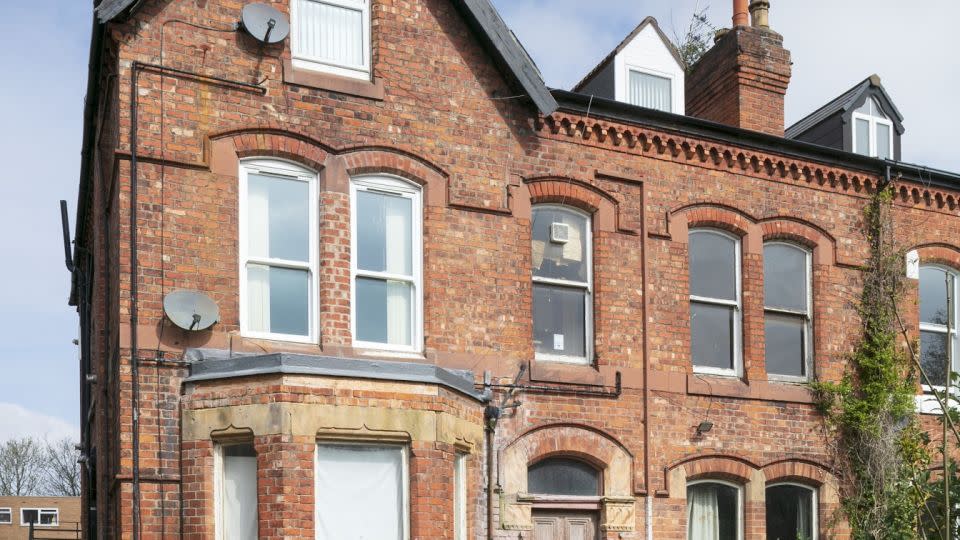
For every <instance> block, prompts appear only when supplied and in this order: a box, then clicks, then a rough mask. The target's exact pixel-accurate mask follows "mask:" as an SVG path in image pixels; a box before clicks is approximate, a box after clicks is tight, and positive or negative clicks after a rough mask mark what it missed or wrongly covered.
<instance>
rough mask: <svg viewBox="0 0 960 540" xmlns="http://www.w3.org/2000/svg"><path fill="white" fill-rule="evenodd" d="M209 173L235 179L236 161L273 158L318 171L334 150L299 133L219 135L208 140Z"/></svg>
mask: <svg viewBox="0 0 960 540" xmlns="http://www.w3.org/2000/svg"><path fill="white" fill-rule="evenodd" d="M209 141H210V142H209V148H210V150H209V155H208V159H209V163H210V169H211V170H212V171H213V172H214V173H217V174H226V175H229V176H236V174H237V167H238V163H239V160H241V159H243V158H248V157H268V158H269V157H275V158H283V159H288V160H290V161H294V162H296V163H300V164H302V165H304V166H305V167H307V168H310V169H313V170H315V171H319V170H322V169H323V166H324V162H325V161H326V160H327V158H328V157H329V156H330V155H331V154H333V153H334V152H335V150H334V149H333V148H331V147H329V146H327V145H325V144H323V143H321V142H320V141H318V140H316V139H314V138H312V137H310V136H308V135H304V134H302V133H298V132H295V131H289V130H285V129H281V128H276V127H257V128H247V129H236V130H230V131H224V132H220V133H217V134H214V135H211V136H210V137H209Z"/></svg>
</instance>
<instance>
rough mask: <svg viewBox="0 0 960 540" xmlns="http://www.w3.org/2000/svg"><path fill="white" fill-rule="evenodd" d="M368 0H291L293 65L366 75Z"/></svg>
mask: <svg viewBox="0 0 960 540" xmlns="http://www.w3.org/2000/svg"><path fill="white" fill-rule="evenodd" d="M370 2H371V0H291V5H290V20H291V25H290V26H291V33H290V39H291V40H290V44H291V50H292V54H293V65H294V66H295V67H300V68H306V69H313V70H317V71H324V72H327V73H330V74H333V75H339V76H342V77H352V78H357V79H370Z"/></svg>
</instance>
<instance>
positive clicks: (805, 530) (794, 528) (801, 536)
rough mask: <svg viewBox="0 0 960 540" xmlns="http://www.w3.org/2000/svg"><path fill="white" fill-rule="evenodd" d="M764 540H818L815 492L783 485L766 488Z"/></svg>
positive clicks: (789, 484)
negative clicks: (765, 531)
mask: <svg viewBox="0 0 960 540" xmlns="http://www.w3.org/2000/svg"><path fill="white" fill-rule="evenodd" d="M766 512H767V539H768V540H817V537H818V531H817V492H816V490H814V489H813V488H811V487H808V486H804V485H800V484H791V483H782V484H774V485H771V486H768V487H767V493H766Z"/></svg>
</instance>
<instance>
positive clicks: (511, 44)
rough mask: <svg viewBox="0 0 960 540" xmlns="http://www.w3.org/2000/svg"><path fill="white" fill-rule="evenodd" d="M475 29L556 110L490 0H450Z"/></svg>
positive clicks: (119, 3)
mask: <svg viewBox="0 0 960 540" xmlns="http://www.w3.org/2000/svg"><path fill="white" fill-rule="evenodd" d="M141 2H142V0H101V2H100V4H99V5H97V6H96V7H95V8H94V11H95V14H96V17H97V21H98V22H100V23H101V24H102V23H107V22H110V21H112V20H114V19H116V18H118V17H120V16H121V15H123V14H124V13H127V12H129V11H133V10H135V9H136V8H137V7H138V6H139V5H140V4H141ZM451 2H452V3H453V4H454V6H456V7H457V9H458V10H459V11H460V13H461V14H462V15H463V17H464V19H466V21H467V23H468V24H469V25H470V27H471V28H472V29H473V30H474V32H475V33H476V35H477V37H478V38H479V39H480V42H481V43H482V44H483V46H484V48H485V49H486V50H487V52H488V53H489V54H490V55H491V56H493V57H494V59H495V60H496V61H497V63H498V64H499V65H500V66H501V68H502V69H503V70H504V71H505V73H506V74H507V75H508V76H511V77H512V78H513V79H514V81H515V82H516V83H517V84H518V85H519V86H520V87H521V88H522V89H523V91H524V92H526V94H527V95H528V96H529V97H530V99H531V100H532V101H533V103H534V104H535V105H536V106H537V109H539V111H540V112H541V113H543V114H544V115H548V114H551V113H552V112H554V111H555V110H557V101H556V100H555V99H554V98H553V96H552V95H551V94H550V90H548V89H547V86H546V84H544V82H543V78H542V77H541V75H540V70H538V69H537V66H536V64H534V63H533V60H532V59H531V58H530V56H529V55H528V54H527V51H526V50H525V49H524V48H523V46H522V45H521V44H520V41H519V40H517V37H516V36H515V35H514V34H513V32H512V31H511V30H510V28H509V27H508V26H507V24H506V23H505V22H503V19H502V18H501V17H500V14H499V13H498V12H497V10H496V8H494V7H493V5H492V4H491V3H490V0H451Z"/></svg>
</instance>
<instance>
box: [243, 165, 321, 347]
mask: <svg viewBox="0 0 960 540" xmlns="http://www.w3.org/2000/svg"><path fill="white" fill-rule="evenodd" d="M317 206H318V202H317V175H316V174H315V173H313V172H311V171H308V170H306V169H303V168H301V167H298V166H296V165H293V164H290V163H287V162H284V161H278V160H249V161H244V162H242V163H241V165H240V284H241V285H240V330H241V333H242V334H243V335H245V336H250V337H258V338H265V339H277V340H284V341H299V342H309V343H313V342H316V332H317V330H316V327H317V322H316V321H317V297H318V293H317V290H318V280H317V258H318V249H319V248H318V245H317V243H318V240H317V228H318V223H317Z"/></svg>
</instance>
